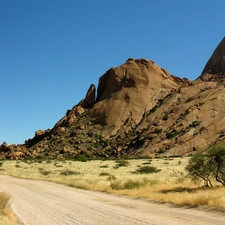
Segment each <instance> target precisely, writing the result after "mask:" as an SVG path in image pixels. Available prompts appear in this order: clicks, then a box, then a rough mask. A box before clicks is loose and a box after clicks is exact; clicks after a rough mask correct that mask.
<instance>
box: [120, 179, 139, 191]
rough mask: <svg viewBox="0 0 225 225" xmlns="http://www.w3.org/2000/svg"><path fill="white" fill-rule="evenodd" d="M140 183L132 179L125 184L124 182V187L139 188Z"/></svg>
mask: <svg viewBox="0 0 225 225" xmlns="http://www.w3.org/2000/svg"><path fill="white" fill-rule="evenodd" d="M140 185H141V184H140V183H139V182H138V181H132V180H128V181H127V182H126V183H125V184H124V189H129V190H131V189H135V188H139V187H140Z"/></svg>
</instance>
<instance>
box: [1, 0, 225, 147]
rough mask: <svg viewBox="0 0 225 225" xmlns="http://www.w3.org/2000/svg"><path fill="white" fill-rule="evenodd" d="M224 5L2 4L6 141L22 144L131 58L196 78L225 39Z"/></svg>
mask: <svg viewBox="0 0 225 225" xmlns="http://www.w3.org/2000/svg"><path fill="white" fill-rule="evenodd" d="M224 7H225V5H224V0H213V1H212V0H196V1H194V0H190V1H180V0H170V1H168V0H158V1H153V0H142V1H139V2H138V1H137V0H96V1H94V0H0V82H1V87H0V104H1V110H0V144H1V143H2V142H3V141H6V142H7V143H8V144H12V143H15V144H18V143H24V141H25V140H26V139H28V138H32V137H33V136H34V133H35V131H36V130H38V129H48V128H52V127H53V126H54V124H55V123H56V122H57V121H58V120H59V119H60V118H61V117H63V116H64V115H65V113H66V111H67V109H71V108H72V107H73V106H74V105H76V104H77V103H78V102H79V101H80V100H81V99H83V98H84V97H85V94H86V91H87V89H88V88H89V86H90V84H91V83H94V84H95V85H97V84H98V78H99V77H100V76H101V75H103V74H104V73H105V72H106V71H107V70H108V69H109V68H111V67H116V66H118V65H120V64H122V63H124V62H125V61H126V60H127V59H128V58H130V57H133V58H147V59H151V60H153V61H154V62H155V63H156V64H158V65H159V66H160V67H163V68H166V69H167V70H168V71H169V72H170V73H171V74H174V75H176V76H179V77H181V78H183V77H187V78H189V79H191V80H193V79H196V78H197V77H198V76H199V75H200V73H201V71H202V69H203V67H204V66H205V64H206V62H207V60H208V59H209V57H210V56H211V54H212V52H213V51H214V50H215V48H216V46H217V45H218V44H219V42H220V41H221V40H222V38H223V37H224Z"/></svg>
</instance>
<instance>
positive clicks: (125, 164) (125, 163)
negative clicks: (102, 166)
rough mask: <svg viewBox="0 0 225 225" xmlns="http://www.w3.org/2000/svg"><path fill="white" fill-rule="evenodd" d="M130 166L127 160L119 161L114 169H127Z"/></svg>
mask: <svg viewBox="0 0 225 225" xmlns="http://www.w3.org/2000/svg"><path fill="white" fill-rule="evenodd" d="M128 165H129V162H128V161H127V160H117V161H116V165H115V166H114V167H113V168H114V169H118V168H119V167H126V166H128Z"/></svg>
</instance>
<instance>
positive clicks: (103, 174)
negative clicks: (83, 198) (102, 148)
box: [99, 172, 110, 176]
mask: <svg viewBox="0 0 225 225" xmlns="http://www.w3.org/2000/svg"><path fill="white" fill-rule="evenodd" d="M99 176H110V174H109V173H106V172H101V173H100V174H99Z"/></svg>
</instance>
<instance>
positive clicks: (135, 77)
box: [89, 59, 178, 137]
mask: <svg viewBox="0 0 225 225" xmlns="http://www.w3.org/2000/svg"><path fill="white" fill-rule="evenodd" d="M177 87H178V85H177V83H176V82H175V80H174V78H173V77H172V76H171V75H170V74H169V73H168V72H167V71H166V70H164V69H161V68H160V67H158V66H157V65H156V64H155V63H154V62H152V61H150V60H146V59H138V60H134V59H130V60H128V61H127V62H126V63H124V64H123V65H121V66H119V67H116V68H111V69H110V70H108V71H107V72H106V73H105V74H104V75H103V76H102V77H100V79H99V85H98V92H97V99H96V103H95V104H94V105H93V107H92V108H91V109H90V111H89V116H90V117H91V118H93V120H94V121H95V122H96V123H100V124H102V125H103V126H104V129H103V131H102V134H103V136H106V137H109V136H110V135H115V134H116V133H117V132H118V130H120V129H121V127H123V126H124V125H127V124H128V123H131V125H132V126H136V125H138V124H139V123H140V121H141V120H142V118H143V117H144V115H145V113H146V112H148V111H149V110H150V109H152V108H153V107H154V106H155V105H156V104H157V103H158V101H159V100H160V99H163V98H164V97H165V96H166V95H168V94H169V93H171V92H173V91H174V90H175V89H177Z"/></svg>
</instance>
